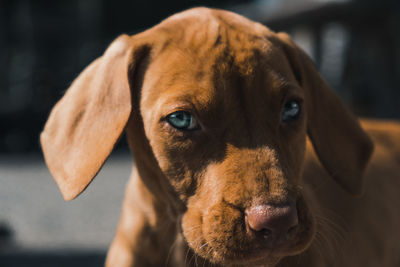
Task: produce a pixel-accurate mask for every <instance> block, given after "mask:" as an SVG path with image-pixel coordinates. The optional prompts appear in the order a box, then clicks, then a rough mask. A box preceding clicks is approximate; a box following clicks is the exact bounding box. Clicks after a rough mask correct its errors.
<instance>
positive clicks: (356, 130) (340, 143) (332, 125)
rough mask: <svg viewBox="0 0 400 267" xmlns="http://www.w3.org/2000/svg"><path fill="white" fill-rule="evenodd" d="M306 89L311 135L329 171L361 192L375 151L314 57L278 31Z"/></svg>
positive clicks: (347, 186)
mask: <svg viewBox="0 0 400 267" xmlns="http://www.w3.org/2000/svg"><path fill="white" fill-rule="evenodd" d="M277 35H278V37H279V39H280V40H281V41H283V49H284V50H285V53H286V55H287V57H288V60H289V63H290V65H291V67H292V69H293V72H294V74H295V76H296V78H297V80H298V82H299V83H300V85H301V87H302V88H303V89H304V90H305V95H306V99H305V108H306V113H307V131H308V136H309V138H310V140H311V142H312V144H313V146H314V149H315V151H316V153H317V155H318V157H319V159H320V161H321V163H322V164H323V166H324V167H325V169H326V170H327V171H328V173H329V174H330V175H331V176H332V177H333V178H334V179H335V180H336V181H337V182H338V183H339V184H340V185H341V186H342V187H343V188H344V189H345V190H346V191H348V192H349V193H351V194H353V195H360V194H361V193H362V182H363V179H362V178H363V173H364V170H365V168H366V165H367V163H368V161H369V158H370V156H371V154H372V151H373V144H372V141H371V139H370V138H369V136H368V135H367V134H366V133H365V132H364V131H363V129H362V128H361V126H360V124H359V122H358V120H357V119H356V118H355V116H354V115H353V114H352V113H351V112H350V110H349V109H348V108H347V107H346V106H345V105H344V103H343V102H342V101H341V100H340V98H339V97H338V96H337V95H336V94H335V93H334V92H333V91H332V90H331V89H330V88H329V86H328V85H327V84H326V82H325V81H324V79H323V78H322V77H321V76H320V75H319V73H318V71H317V70H316V68H315V67H314V64H313V62H312V61H311V59H310V58H309V57H308V56H307V55H306V54H305V53H304V52H303V51H302V50H301V49H300V48H299V47H297V46H296V45H295V44H294V42H293V41H292V40H291V39H290V37H289V36H288V35H287V34H285V33H278V34H277Z"/></svg>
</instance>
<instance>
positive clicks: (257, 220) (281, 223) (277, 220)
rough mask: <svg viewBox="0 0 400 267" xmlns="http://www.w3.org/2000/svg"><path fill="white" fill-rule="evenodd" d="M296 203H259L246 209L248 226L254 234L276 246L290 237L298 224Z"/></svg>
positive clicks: (271, 245)
mask: <svg viewBox="0 0 400 267" xmlns="http://www.w3.org/2000/svg"><path fill="white" fill-rule="evenodd" d="M298 223H299V221H298V216H297V208H296V204H295V203H290V204H286V205H282V206H276V205H257V206H254V207H251V208H249V209H247V210H246V226H247V228H248V230H249V232H251V233H252V234H254V235H256V236H258V237H262V238H264V239H265V240H266V241H267V243H268V245H269V246H270V247H275V246H277V245H279V244H280V243H282V242H283V241H285V240H286V239H287V238H288V235H289V233H290V232H292V231H293V230H294V229H295V228H296V227H297V225H298Z"/></svg>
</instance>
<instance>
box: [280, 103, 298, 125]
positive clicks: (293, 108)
mask: <svg viewBox="0 0 400 267" xmlns="http://www.w3.org/2000/svg"><path fill="white" fill-rule="evenodd" d="M299 115H300V103H299V101H296V100H290V101H288V102H286V103H285V106H284V107H283V111H282V121H284V122H290V121H293V120H296V119H297V118H298V117H299Z"/></svg>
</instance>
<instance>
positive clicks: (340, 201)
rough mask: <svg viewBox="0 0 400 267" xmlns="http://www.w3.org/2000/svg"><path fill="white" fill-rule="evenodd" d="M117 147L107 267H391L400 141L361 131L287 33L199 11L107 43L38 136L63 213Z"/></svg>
mask: <svg viewBox="0 0 400 267" xmlns="http://www.w3.org/2000/svg"><path fill="white" fill-rule="evenodd" d="M363 128H364V129H363ZM124 131H125V132H126V136H127V140H128V143H129V147H130V149H131V150H132V152H133V155H134V159H135V164H134V166H133V172H132V177H131V179H130V181H129V183H128V185H127V189H126V197H125V200H124V203H123V211H122V215H121V219H120V223H119V225H118V229H117V234H116V237H115V239H114V241H113V243H112V245H111V248H110V250H109V253H108V256H107V262H106V265H107V266H119V267H121V266H191V265H192V266H195V265H200V266H202V265H207V264H213V265H216V266H270V267H272V266H307V267H310V266H318V267H321V266H341V267H342V266H351V267H354V266H363V267H365V266H400V256H399V255H400V253H399V252H400V242H399V241H398V239H399V238H400V230H399V227H398V225H400V215H399V213H398V211H397V209H398V207H399V205H400V197H399V195H400V194H398V192H397V191H398V188H400V176H399V173H400V168H399V162H400V152H399V151H400V126H399V124H398V123H394V122H392V123H389V122H373V121H365V122H363V123H362V126H360V123H359V122H358V120H357V119H356V118H355V117H354V116H353V115H352V114H351V112H350V111H349V110H348V108H346V107H345V105H344V104H343V103H342V101H341V100H340V99H339V98H338V97H337V96H336V95H335V94H334V93H333V92H332V90H331V89H330V88H329V87H328V85H327V84H326V83H325V81H324V80H323V79H322V78H321V77H320V75H319V74H318V73H317V71H316V70H315V68H314V66H313V64H312V62H311V60H310V59H309V58H308V57H307V56H306V55H305V53H304V52H303V51H302V50H301V49H299V48H298V47H297V46H296V45H295V44H294V43H293V42H292V40H291V39H290V37H289V36H288V35H287V34H285V33H275V32H272V31H271V30H269V29H268V28H266V27H264V26H263V25H261V24H258V23H255V22H252V21H250V20H248V19H246V18H244V17H241V16H239V15H236V14H234V13H231V12H227V11H222V10H213V9H207V8H195V9H191V10H188V11H185V12H182V13H179V14H176V15H174V16H172V17H170V18H168V19H166V20H164V21H163V22H161V23H160V24H158V25H156V26H155V27H153V28H151V29H149V30H147V31H145V32H143V33H140V34H137V35H134V36H127V35H122V36H120V37H118V38H117V39H116V40H115V41H114V42H113V43H112V44H111V45H110V46H109V48H108V49H107V50H106V52H105V53H104V55H103V56H101V57H100V58H98V59H97V60H95V61H94V62H93V63H92V64H90V65H89V66H88V67H87V68H86V69H85V70H84V71H83V72H82V73H81V74H80V75H79V76H78V78H77V79H76V80H75V81H74V82H73V84H72V85H71V87H70V88H69V89H68V91H67V92H66V94H65V95H64V97H63V98H62V99H61V100H60V101H59V102H58V103H57V105H56V106H55V107H54V108H53V110H52V112H51V114H50V117H49V119H48V121H47V123H46V125H45V128H44V131H43V132H42V134H41V144H42V148H43V152H44V156H45V160H46V163H47V165H48V167H49V169H50V171H51V173H52V175H53V177H54V179H55V180H56V182H57V184H58V186H59V188H60V190H61V192H62V194H63V196H64V198H65V199H66V200H71V199H73V198H75V197H76V196H78V195H79V194H80V193H81V192H82V191H83V190H84V189H85V188H86V187H87V186H88V184H89V183H90V182H91V181H92V179H93V178H94V177H95V176H96V174H97V173H98V172H99V170H100V169H101V167H102V165H103V164H104V162H105V160H106V159H107V157H108V156H109V154H110V153H111V151H112V149H113V147H114V146H115V144H116V142H117V141H118V139H119V138H120V136H121V134H122V133H123V132H124ZM373 143H375V153H374V156H373V157H372V161H371V163H370V164H369V165H368V170H367V172H366V173H365V169H366V168H367V164H368V162H369V161H370V158H371V155H372V151H373ZM314 149H315V152H316V153H314ZM364 174H365V175H364ZM363 177H364V178H365V179H363ZM363 183H365V184H366V186H365V190H364V192H363V187H362V185H363ZM354 196H358V198H355V197H354Z"/></svg>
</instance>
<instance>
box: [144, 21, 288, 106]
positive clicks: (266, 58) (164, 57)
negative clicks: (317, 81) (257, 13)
mask: <svg viewBox="0 0 400 267" xmlns="http://www.w3.org/2000/svg"><path fill="white" fill-rule="evenodd" d="M185 20H188V21H187V22H186V23H189V22H193V23H191V24H187V25H186V26H185V23H182V22H181V21H180V23H176V21H173V23H170V24H167V26H165V27H161V28H160V29H159V30H160V33H161V34H163V43H162V44H161V45H159V48H158V51H157V52H156V54H155V55H154V56H153V59H152V62H151V64H150V66H149V68H148V71H147V74H146V77H145V83H144V84H145V85H146V87H147V88H148V89H149V90H150V91H151V94H149V96H148V100H149V101H150V100H152V101H154V99H155V98H157V97H158V96H160V94H161V91H162V95H163V98H164V99H165V98H168V99H170V101H171V102H173V101H177V100H182V101H189V102H197V103H199V104H203V105H208V104H210V103H208V102H207V101H216V100H217V99H220V98H223V97H224V96H226V94H249V93H251V94H253V95H258V96H262V95H265V94H269V93H274V90H281V89H282V88H285V87H287V86H288V85H289V84H290V83H293V84H294V83H295V79H294V76H293V74H292V71H291V69H290V65H289V63H288V60H287V59H286V56H285V54H284V53H283V50H282V49H281V47H280V46H279V41H278V40H277V38H275V36H274V33H272V32H270V31H269V30H268V29H266V28H264V27H263V26H261V25H259V24H256V23H253V22H250V21H247V22H246V24H245V25H243V23H241V21H239V22H238V21H235V23H236V24H235V23H233V24H232V22H230V23H228V22H226V21H224V20H216V19H209V20H200V21H197V20H195V21H190V20H191V17H190V16H189V17H188V18H185ZM251 23H253V24H254V25H256V26H257V27H256V26H254V27H252V24H251ZM259 27H262V28H259ZM243 90H246V91H248V90H251V92H240V91H243ZM144 96H145V95H144ZM220 100H221V99H220ZM145 101H146V99H145Z"/></svg>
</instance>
